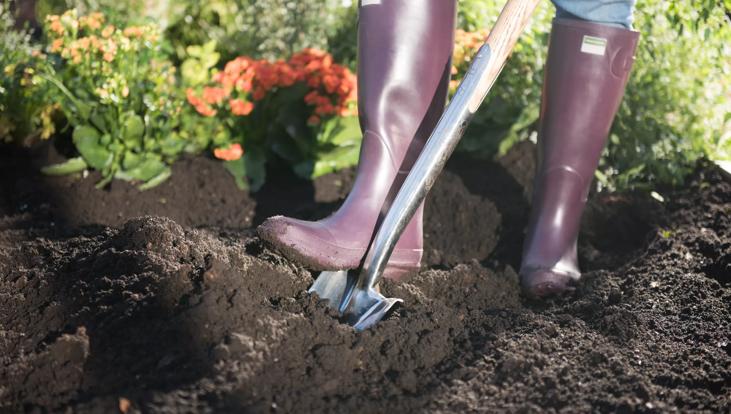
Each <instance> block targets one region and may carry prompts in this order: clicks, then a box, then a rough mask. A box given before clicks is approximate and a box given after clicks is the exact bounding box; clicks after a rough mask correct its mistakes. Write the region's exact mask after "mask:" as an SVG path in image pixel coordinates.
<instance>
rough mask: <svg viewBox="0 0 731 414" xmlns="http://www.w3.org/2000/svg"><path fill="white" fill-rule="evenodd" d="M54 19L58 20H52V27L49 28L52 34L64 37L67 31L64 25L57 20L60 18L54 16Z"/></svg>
mask: <svg viewBox="0 0 731 414" xmlns="http://www.w3.org/2000/svg"><path fill="white" fill-rule="evenodd" d="M52 17H56V19H51V25H50V26H49V28H50V29H51V31H52V32H54V33H56V34H57V35H59V36H63V34H64V32H65V31H66V30H65V29H64V27H63V24H61V21H60V20H58V19H57V18H58V16H52Z"/></svg>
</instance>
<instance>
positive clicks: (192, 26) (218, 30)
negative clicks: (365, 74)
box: [167, 0, 341, 60]
mask: <svg viewBox="0 0 731 414" xmlns="http://www.w3.org/2000/svg"><path fill="white" fill-rule="evenodd" d="M340 2H341V1H340V0H306V1H290V0H210V1H205V2H199V1H190V0H186V1H180V2H171V3H170V6H169V10H168V19H169V26H168V28H167V37H168V38H169V39H170V42H171V43H172V45H173V47H174V48H175V50H176V51H177V54H178V56H183V55H184V54H185V53H184V51H185V48H186V47H188V46H190V45H200V44H204V43H207V42H208V41H210V40H215V41H216V42H217V43H218V51H219V52H220V53H221V54H222V56H223V58H224V59H225V60H229V59H232V58H234V57H236V56H240V55H246V56H252V57H255V58H266V59H281V58H286V57H288V56H290V55H291V54H293V53H294V52H295V51H297V50H301V49H303V48H307V47H311V48H318V49H322V50H327V48H328V43H327V42H328V39H329V38H330V37H331V36H332V35H333V33H334V32H335V31H336V30H337V27H338V23H339V20H338V17H339V16H340V9H341V6H340Z"/></svg>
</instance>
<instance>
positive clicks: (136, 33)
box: [122, 26, 145, 37]
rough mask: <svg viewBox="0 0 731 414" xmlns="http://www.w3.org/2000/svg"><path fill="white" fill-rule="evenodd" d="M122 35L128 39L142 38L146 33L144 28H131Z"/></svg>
mask: <svg viewBox="0 0 731 414" xmlns="http://www.w3.org/2000/svg"><path fill="white" fill-rule="evenodd" d="M122 33H123V34H124V35H125V36H127V37H142V36H143V35H144V34H145V31H144V29H143V28H142V27H139V26H130V27H128V28H126V29H124V32H122Z"/></svg>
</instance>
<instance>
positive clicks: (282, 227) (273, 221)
mask: <svg viewBox="0 0 731 414" xmlns="http://www.w3.org/2000/svg"><path fill="white" fill-rule="evenodd" d="M256 231H257V233H258V234H259V237H260V238H261V239H263V240H264V241H266V242H267V243H268V244H270V245H271V246H273V247H274V248H275V249H276V250H278V251H279V252H280V253H282V254H283V255H284V256H286V257H287V258H288V259H290V260H294V261H297V262H299V263H301V264H302V265H304V266H305V267H308V268H310V269H312V270H341V269H347V268H351V267H356V266H357V265H358V263H359V260H360V256H362V251H360V250H357V251H351V250H353V249H348V248H344V247H342V246H338V245H337V243H336V241H337V240H336V239H335V238H334V237H333V235H332V234H331V233H330V231H329V230H328V229H327V228H324V227H322V226H319V225H318V223H317V222H309V221H303V220H297V219H292V218H289V217H284V216H274V217H270V218H268V219H267V220H266V221H264V223H262V224H261V225H259V227H258V228H257V229H256Z"/></svg>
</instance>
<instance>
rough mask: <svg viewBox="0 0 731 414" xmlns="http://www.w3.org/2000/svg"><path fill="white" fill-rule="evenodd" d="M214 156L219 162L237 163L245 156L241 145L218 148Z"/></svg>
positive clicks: (214, 151)
mask: <svg viewBox="0 0 731 414" xmlns="http://www.w3.org/2000/svg"><path fill="white" fill-rule="evenodd" d="M213 155H214V156H215V157H216V158H218V159H219V160H224V161H236V160H238V159H240V158H241V157H242V156H243V155H244V149H243V148H241V144H231V145H229V147H228V148H216V149H214V150H213Z"/></svg>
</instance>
